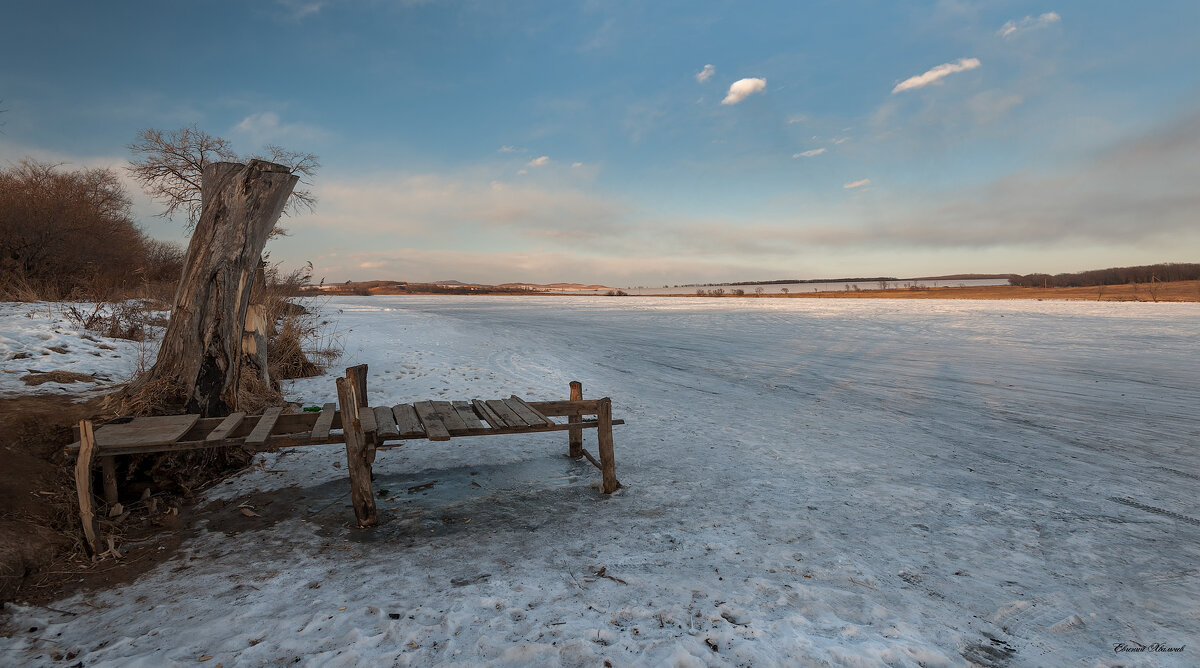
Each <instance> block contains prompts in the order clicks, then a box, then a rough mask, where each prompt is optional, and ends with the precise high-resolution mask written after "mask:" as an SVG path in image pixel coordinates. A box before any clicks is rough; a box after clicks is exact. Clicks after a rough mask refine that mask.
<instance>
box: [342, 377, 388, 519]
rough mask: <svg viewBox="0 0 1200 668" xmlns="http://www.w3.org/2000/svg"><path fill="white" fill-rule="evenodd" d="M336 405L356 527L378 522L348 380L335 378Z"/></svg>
mask: <svg viewBox="0 0 1200 668" xmlns="http://www.w3.org/2000/svg"><path fill="white" fill-rule="evenodd" d="M337 393H338V403H339V404H341V406H342V432H343V433H344V434H345V437H346V469H347V471H348V472H349V473H350V502H351V503H352V504H353V505H354V518H355V520H357V521H358V526H359V528H365V527H373V526H375V525H376V524H378V523H379V518H378V517H377V516H376V515H375V494H374V493H373V492H372V490H371V463H370V462H369V461H368V460H367V437H366V434H364V433H363V429H362V423H361V422H359V418H358V408H359V406H358V397H357V396H356V395H357V394H358V393H357V392H356V391H355V387H354V382H353V381H351V380H350V379H349V378H338V379H337Z"/></svg>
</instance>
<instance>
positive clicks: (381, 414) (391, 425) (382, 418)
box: [363, 406, 400, 438]
mask: <svg viewBox="0 0 1200 668" xmlns="http://www.w3.org/2000/svg"><path fill="white" fill-rule="evenodd" d="M363 412H364V413H372V414H373V415H372V417H373V418H374V419H375V433H376V434H377V435H378V436H379V438H396V437H397V436H399V435H400V432H399V431H398V430H397V429H396V418H395V416H394V415H392V409H391V408H389V407H387V406H376V407H375V408H372V409H370V410H366V411H363Z"/></svg>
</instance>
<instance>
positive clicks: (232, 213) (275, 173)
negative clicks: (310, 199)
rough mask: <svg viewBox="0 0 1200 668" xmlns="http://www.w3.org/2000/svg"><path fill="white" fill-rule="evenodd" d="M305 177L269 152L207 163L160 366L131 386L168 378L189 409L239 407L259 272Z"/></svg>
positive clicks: (216, 412) (208, 413)
mask: <svg viewBox="0 0 1200 668" xmlns="http://www.w3.org/2000/svg"><path fill="white" fill-rule="evenodd" d="M297 180H298V177H297V176H295V175H293V174H292V173H291V172H290V170H289V169H288V168H287V167H284V166H283V165H277V164H274V163H270V162H265V161H262V160H251V161H250V162H249V163H248V164H245V165H243V164H240V163H232V162H218V163H213V164H210V165H208V166H207V167H205V169H204V180H203V183H202V187H201V200H202V210H201V213H200V220H199V221H198V222H197V223H196V229H195V231H194V232H193V233H192V240H191V243H190V244H189V245H188V251H187V259H186V261H185V263H184V269H183V277H182V280H181V281H180V284H179V290H178V291H177V292H176V293H175V303H174V306H173V308H172V309H171V320H170V322H169V323H168V324H167V331H166V334H165V335H164V336H163V341H162V347H161V348H159V351H158V357H157V359H156V360H155V362H154V366H153V367H152V368H151V369H150V371H149V373H147V374H146V375H145V376H144V377H143V378H142V379H140V380H139V382H138V383H137V384H136V386H134V387H131V388H130V391H131V392H136V391H137V390H138V389H139V388H143V387H147V386H158V383H163V382H164V381H166V383H165V384H172V385H175V386H176V387H178V388H179V391H181V392H182V393H183V395H184V396H182V397H179V398H180V399H182V400H183V402H184V404H185V406H184V408H185V410H186V411H187V412H189V413H199V414H200V415H201V416H203V417H220V416H225V415H228V414H229V413H230V412H232V411H233V410H235V409H236V408H237V388H238V374H239V369H240V366H241V365H240V361H241V356H242V334H243V332H244V331H245V325H246V310H247V308H248V306H249V303H250V289H251V286H252V284H253V283H254V273H255V271H256V269H257V267H258V263H259V259H260V258H261V257H262V251H263V246H264V245H266V242H267V236H268V235H269V234H270V233H271V228H273V227H274V226H275V223H276V221H278V220H279V215H280V213H282V212H283V207H284V205H285V204H286V203H287V201H288V197H289V196H290V195H291V193H292V189H293V188H294V187H295V185H296V182H297ZM156 381H157V382H156Z"/></svg>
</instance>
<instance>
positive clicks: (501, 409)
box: [483, 399, 529, 429]
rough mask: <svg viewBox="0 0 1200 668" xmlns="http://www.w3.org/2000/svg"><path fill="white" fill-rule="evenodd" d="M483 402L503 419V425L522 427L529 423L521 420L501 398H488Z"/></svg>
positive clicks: (513, 427) (510, 427)
mask: <svg viewBox="0 0 1200 668" xmlns="http://www.w3.org/2000/svg"><path fill="white" fill-rule="evenodd" d="M483 403H485V404H487V407H488V408H490V409H492V412H493V413H495V414H496V416H497V417H499V418H500V419H501V420H503V421H504V426H505V427H507V428H509V429H522V428H524V427H528V426H529V423H527V422H525V421H524V420H522V419H521V416H520V415H517V414H516V413H515V412H513V409H511V408H509V407H508V404H506V403H504V400H503V399H488V400H487V401H485V402H483Z"/></svg>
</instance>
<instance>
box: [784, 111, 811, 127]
mask: <svg viewBox="0 0 1200 668" xmlns="http://www.w3.org/2000/svg"><path fill="white" fill-rule="evenodd" d="M807 120H808V116H805V115H804V114H793V115H791V116H788V119H787V124H788V125H797V124H799V123H804V122H805V121H807Z"/></svg>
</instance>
